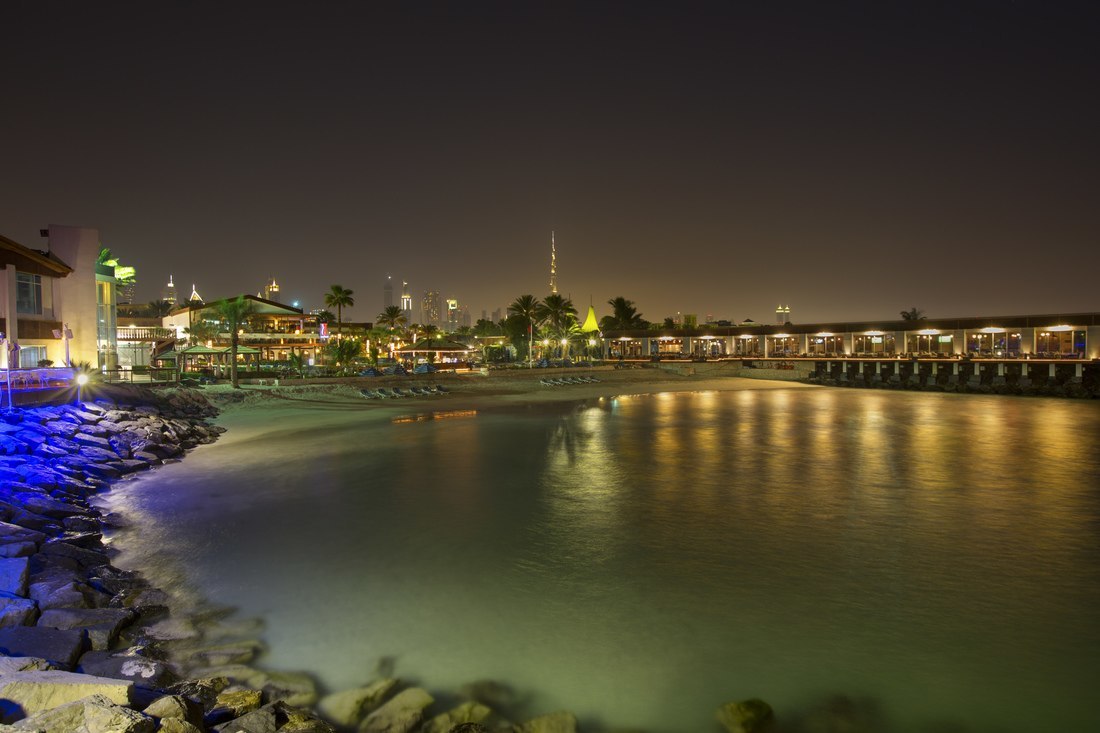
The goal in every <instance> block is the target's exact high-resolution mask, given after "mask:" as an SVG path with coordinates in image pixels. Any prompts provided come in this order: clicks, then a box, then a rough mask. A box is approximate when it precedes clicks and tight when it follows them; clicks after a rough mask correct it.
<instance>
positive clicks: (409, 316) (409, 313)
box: [401, 280, 413, 323]
mask: <svg viewBox="0 0 1100 733" xmlns="http://www.w3.org/2000/svg"><path fill="white" fill-rule="evenodd" d="M401 312H402V313H404V314H405V320H407V321H408V322H409V323H412V322H413V297H412V293H410V292H409V283H408V282H406V281H404V280H402V281H401Z"/></svg>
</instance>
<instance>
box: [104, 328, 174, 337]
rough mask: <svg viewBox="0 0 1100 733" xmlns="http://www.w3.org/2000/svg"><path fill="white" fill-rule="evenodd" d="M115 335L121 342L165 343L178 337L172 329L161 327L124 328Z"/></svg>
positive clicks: (117, 330) (119, 329)
mask: <svg viewBox="0 0 1100 733" xmlns="http://www.w3.org/2000/svg"><path fill="white" fill-rule="evenodd" d="M115 333H116V335H117V338H118V340H119V341H163V340H164V339H170V338H174V337H175V335H176V332H175V331H174V330H172V329H171V328H162V327H160V326H123V327H120V328H118V329H116V331H115Z"/></svg>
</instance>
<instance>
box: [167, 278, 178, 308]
mask: <svg viewBox="0 0 1100 733" xmlns="http://www.w3.org/2000/svg"><path fill="white" fill-rule="evenodd" d="M164 300H165V301H167V302H168V303H171V304H172V305H175V304H176V303H177V302H179V301H178V299H177V296H176V284H175V283H174V282H172V276H171V275H169V276H168V284H167V285H165V286H164Z"/></svg>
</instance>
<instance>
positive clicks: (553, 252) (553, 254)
mask: <svg viewBox="0 0 1100 733" xmlns="http://www.w3.org/2000/svg"><path fill="white" fill-rule="evenodd" d="M557 292H558V249H557V247H556V246H555V245H554V232H553V231H551V232H550V294H551V295H554V294H557Z"/></svg>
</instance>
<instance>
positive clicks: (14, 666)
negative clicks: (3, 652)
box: [0, 657, 53, 677]
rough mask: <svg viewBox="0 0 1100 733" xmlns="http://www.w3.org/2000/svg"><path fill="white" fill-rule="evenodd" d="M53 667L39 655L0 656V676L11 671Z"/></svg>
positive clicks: (31, 670) (29, 670)
mask: <svg viewBox="0 0 1100 733" xmlns="http://www.w3.org/2000/svg"><path fill="white" fill-rule="evenodd" d="M46 669H53V667H51V666H50V663H49V662H47V661H46V660H45V659H41V658H39V657H0V677H3V676H4V675H6V674H11V673H12V672H33V671H41V670H46Z"/></svg>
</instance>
